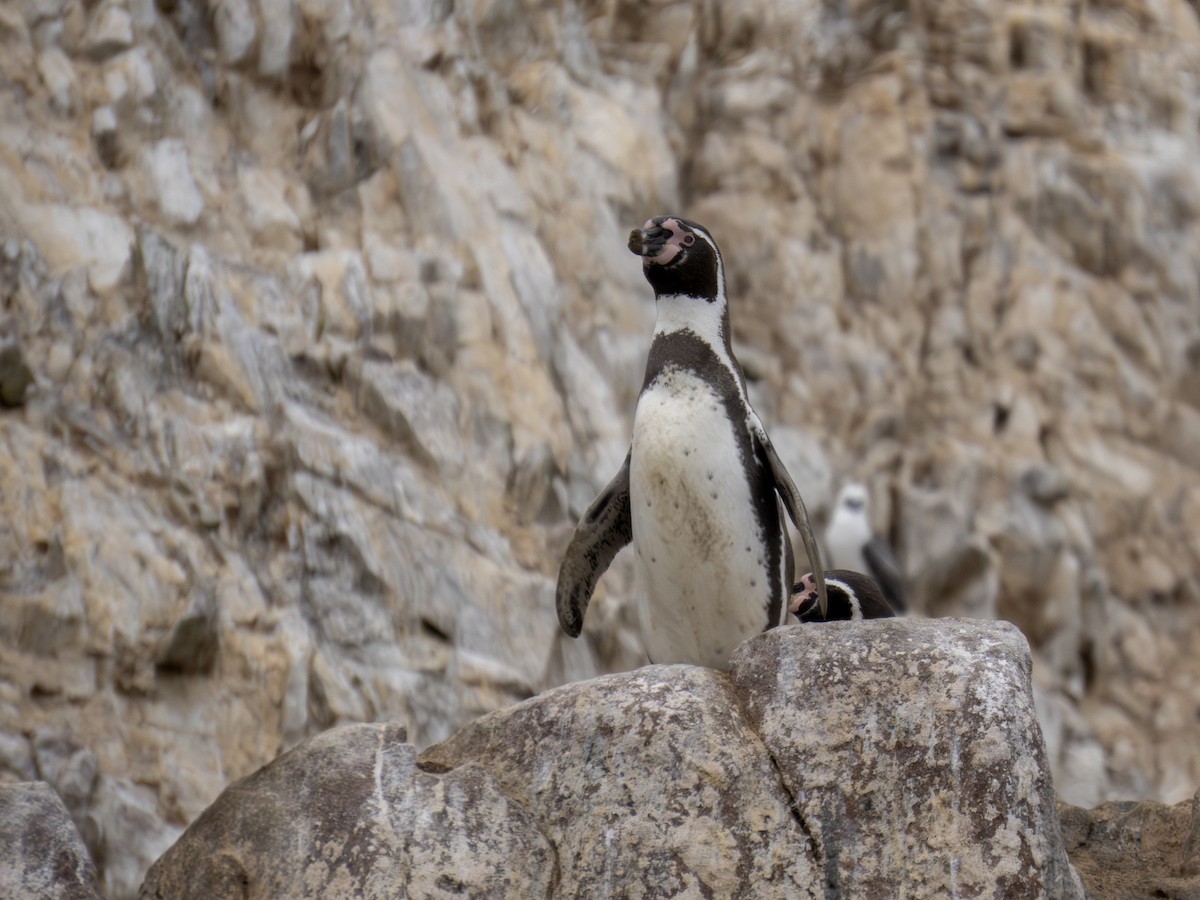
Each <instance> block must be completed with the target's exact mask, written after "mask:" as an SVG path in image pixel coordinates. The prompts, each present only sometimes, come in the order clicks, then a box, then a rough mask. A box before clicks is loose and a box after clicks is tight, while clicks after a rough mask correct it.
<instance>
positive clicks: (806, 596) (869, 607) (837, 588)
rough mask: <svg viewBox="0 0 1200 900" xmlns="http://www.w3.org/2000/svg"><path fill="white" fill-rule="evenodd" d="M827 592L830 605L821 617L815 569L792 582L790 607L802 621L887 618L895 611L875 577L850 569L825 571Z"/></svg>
mask: <svg viewBox="0 0 1200 900" xmlns="http://www.w3.org/2000/svg"><path fill="white" fill-rule="evenodd" d="M825 593H826V595H827V596H828V597H829V609H828V612H827V615H826V616H825V617H824V619H822V617H821V612H820V609H819V608H818V607H817V585H816V580H815V579H814V578H813V574H812V572H809V573H807V574H806V575H804V577H802V578H801V579H800V581H799V582H798V583H796V584H795V585H793V586H792V596H791V600H790V601H789V603H788V609H789V610H791V612H792V613H793V614H795V616H796V618H797V619H799V620H800V621H801V622H821V621H826V622H832V621H835V620H839V619H841V620H845V621H858V620H860V619H887V618H891V617H892V616H894V615H896V612H895V610H893V609H892V607H891V606H890V605H889V604H888V602H887V600H886V599H884V596H883V591H881V590H880V588H879V585H878V584H876V583H875V580H874V579H873V578H870V577H869V576H867V575H864V574H863V573H862V572H855V571H852V570H851V569H830V570H829V571H827V572H826V573H825Z"/></svg>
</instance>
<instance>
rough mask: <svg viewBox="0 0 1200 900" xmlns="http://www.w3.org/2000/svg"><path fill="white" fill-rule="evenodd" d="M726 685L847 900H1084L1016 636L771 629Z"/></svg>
mask: <svg viewBox="0 0 1200 900" xmlns="http://www.w3.org/2000/svg"><path fill="white" fill-rule="evenodd" d="M731 676H732V680H733V684H734V690H735V692H736V694H737V697H738V700H739V701H740V703H741V705H742V707H743V708H744V709H745V711H746V716H747V719H748V720H749V722H750V724H751V727H752V728H753V729H754V731H755V732H756V733H757V734H758V735H759V736H760V738H761V740H762V741H763V743H764V744H765V745H766V747H767V749H768V751H769V752H770V753H771V756H772V758H774V759H775V761H776V764H777V765H778V766H779V771H780V773H781V774H782V777H783V780H784V784H785V785H786V788H787V791H788V793H789V794H790V795H791V796H792V797H794V798H795V803H796V807H797V809H798V813H799V815H800V816H801V817H802V818H803V820H804V821H805V822H807V823H808V827H809V828H810V829H811V831H812V833H813V835H814V837H815V840H816V842H817V852H818V854H819V857H820V859H821V860H822V861H823V864H824V876H825V879H826V882H827V883H829V884H836V885H837V886H838V890H839V891H840V892H841V895H842V896H847V897H872V896H883V895H888V894H890V893H891V892H892V891H893V890H894V889H895V885H897V884H903V885H905V890H906V892H908V891H911V892H912V893H913V894H914V895H915V896H928V897H947V896H963V897H997V896H1003V897H1069V896H1078V895H1079V894H1080V891H1079V888H1078V884H1077V882H1076V880H1075V877H1074V875H1073V873H1072V872H1071V869H1070V866H1069V864H1068V862H1067V856H1066V853H1065V852H1064V850H1063V846H1062V837H1061V834H1060V832H1059V828H1058V815H1057V812H1056V810H1055V806H1054V802H1055V800H1054V789H1053V785H1052V783H1051V778H1050V770H1049V764H1048V760H1047V758H1046V753H1045V747H1044V744H1043V742H1042V735H1041V729H1040V728H1039V727H1038V724H1037V716H1036V714H1035V711H1034V704H1033V695H1032V685H1031V682H1030V658H1029V651H1028V644H1027V643H1026V641H1025V639H1024V637H1022V636H1021V633H1020V632H1019V631H1018V630H1017V629H1016V628H1014V627H1013V626H1012V625H1009V624H1007V623H994V624H990V625H982V624H981V623H979V622H976V621H971V620H966V619H935V620H903V621H896V620H879V621H869V622H862V623H856V624H854V625H850V624H843V623H830V624H829V625H828V627H823V628H822V629H821V630H820V631H819V633H818V632H816V630H815V629H813V628H810V627H800V628H786V629H776V630H774V631H771V632H768V633H767V634H765V635H763V636H762V637H759V638H756V639H755V640H753V641H750V642H747V643H746V644H743V645H742V647H741V648H740V649H739V650H738V651H737V652H736V653H735V654H734V658H733V660H732V667H731Z"/></svg>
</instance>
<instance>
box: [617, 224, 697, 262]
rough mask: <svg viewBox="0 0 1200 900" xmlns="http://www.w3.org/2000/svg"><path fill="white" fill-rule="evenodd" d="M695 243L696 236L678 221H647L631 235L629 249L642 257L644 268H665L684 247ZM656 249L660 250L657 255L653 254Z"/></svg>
mask: <svg viewBox="0 0 1200 900" xmlns="http://www.w3.org/2000/svg"><path fill="white" fill-rule="evenodd" d="M664 232H665V233H666V236H665V237H664ZM694 243H696V236H695V235H694V234H692V233H691V232H690V231H688V230H686V229H685V228H684V226H683V224H682V223H681V222H680V221H679V220H678V219H663V220H662V222H658V223H656V222H655V221H654V220H653V219H647V220H646V223H645V224H644V225H642V227H641V228H640V229H638V230H636V231H634V232H633V234H631V235H630V240H629V249H630V250H632V251H633V252H634V253H637V254H638V255H639V256H641V257H642V265H644V266H647V267H649V266H665V265H668V264H670V263H671V262H673V261H674V259H675V257H677V256H678V255H679V253H680V251H681V250H682V249H683V248H684V247H690V246H691V245H692V244H694ZM655 247H659V248H660V249H659V250H658V252H657V253H653V252H652V251H653V249H654V248H655Z"/></svg>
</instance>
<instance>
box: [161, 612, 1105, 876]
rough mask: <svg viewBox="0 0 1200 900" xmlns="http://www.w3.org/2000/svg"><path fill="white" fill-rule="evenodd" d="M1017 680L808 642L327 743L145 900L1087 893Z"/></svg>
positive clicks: (214, 814) (241, 785)
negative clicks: (447, 727) (441, 737)
mask: <svg viewBox="0 0 1200 900" xmlns="http://www.w3.org/2000/svg"><path fill="white" fill-rule="evenodd" d="M1029 671H1030V658H1029V648H1028V645H1027V644H1026V643H1025V641H1024V639H1023V638H1022V637H1021V636H1020V633H1019V632H1018V631H1017V630H1016V629H1015V628H1013V627H1012V626H1010V625H1007V624H1004V623H998V622H970V621H965V620H945V621H914V620H906V621H889V622H873V623H852V624H851V623H848V624H845V625H832V626H830V625H806V626H796V627H792V628H785V629H779V630H777V631H774V632H771V633H768V634H766V635H762V636H760V637H758V638H755V639H753V640H751V641H748V642H747V643H746V644H744V645H742V647H741V649H740V650H739V651H738V652H737V653H736V654H735V655H734V658H733V662H732V669H731V672H730V673H729V674H728V675H726V674H723V673H720V672H716V671H712V670H708V669H702V668H697V667H692V666H649V667H646V668H643V669H639V670H637V671H634V672H630V673H626V674H621V675H611V676H606V677H603V678H597V679H594V680H591V681H585V682H581V683H578V684H572V685H567V686H565V687H561V688H557V689H555V690H552V691H549V692H547V693H545V694H542V695H541V696H538V697H535V698H533V699H531V700H528V701H526V702H524V703H521V704H518V705H516V706H512V707H510V708H507V709H503V710H500V711H497V712H494V713H491V714H489V715H486V716H484V717H482V718H481V719H478V720H477V721H475V722H473V723H471V724H470V725H468V726H467V727H465V728H464V729H462V730H461V731H459V732H458V733H457V734H456V735H454V736H453V737H452V738H450V739H449V740H447V741H445V742H443V743H441V744H438V745H436V746H434V747H432V748H430V749H428V750H427V751H426V752H425V753H424V754H422V755H421V756H420V757H418V756H417V754H416V752H415V751H414V749H413V748H412V747H411V746H410V745H409V744H407V743H406V742H405V733H404V731H403V730H402V729H399V728H397V727H395V726H386V725H375V726H370V725H359V726H351V727H347V728H342V729H338V730H335V731H331V732H327V733H326V734H323V735H321V736H319V737H316V738H313V739H311V740H309V741H308V742H306V743H304V744H302V745H300V746H299V747H297V748H296V749H294V750H292V751H291V752H289V753H287V754H285V755H284V756H282V757H280V758H279V759H278V760H276V761H275V762H273V763H271V764H270V765H269V766H267V767H265V768H264V769H262V770H260V771H259V772H257V773H256V774H254V775H252V776H250V777H248V778H246V779H243V780H242V781H240V782H238V783H237V784H235V785H233V786H232V787H230V788H229V789H228V790H226V791H225V793H224V794H223V795H222V796H221V797H220V798H219V799H218V800H217V802H216V803H215V804H213V806H212V807H210V808H209V809H208V810H207V811H206V812H205V813H204V814H203V815H202V816H201V817H200V818H199V819H198V820H197V821H196V822H195V823H194V824H193V825H192V826H191V828H189V829H188V830H187V832H185V834H184V835H183V836H182V837H181V838H180V840H179V841H178V842H177V843H176V844H175V846H174V847H172V848H171V850H170V851H169V852H168V853H167V854H166V855H165V856H163V857H162V858H161V859H160V860H159V861H158V862H157V863H155V865H154V866H153V867H152V868H151V870H150V873H149V875H148V876H147V879H146V882H145V884H144V885H143V888H142V896H143V897H144V898H160V897H162V898H165V897H179V898H188V897H197V898H199V897H205V898H211V897H225V896H238V897H251V898H253V897H275V896H306V897H335V896H338V897H340V896H350V895H355V896H364V897H382V896H400V895H421V896H441V895H443V894H445V895H448V894H450V893H454V892H458V893H463V892H465V893H467V894H469V895H472V896H482V895H487V896H512V897H528V896H583V895H592V894H595V893H597V892H599V893H602V894H604V895H606V896H648V897H650V896H697V897H699V896H728V897H733V896H736V897H788V898H792V897H827V896H872V895H878V894H879V893H880V891H883V892H884V893H887V892H889V891H890V890H892V889H893V888H894V886H895V885H897V884H904V885H906V886H907V889H908V890H909V895H910V896H913V897H942V896H949V895H951V894H954V895H957V896H960V897H992V896H1005V897H1043V896H1053V897H1064V898H1069V897H1082V896H1083V889H1082V887H1081V885H1080V883H1079V881H1078V879H1077V877H1076V876H1075V874H1074V872H1073V871H1072V869H1071V867H1070V864H1069V863H1068V861H1067V855H1066V851H1065V849H1064V846H1063V840H1062V835H1061V832H1060V828H1059V822H1058V817H1057V814H1056V810H1055V806H1054V798H1053V793H1052V790H1051V784H1050V776H1049V770H1048V764H1047V761H1046V755H1045V749H1044V746H1043V743H1042V737H1041V731H1040V729H1039V727H1038V724H1037V719H1036V717H1035V715H1034V711H1033V699H1032V695H1031V687H1030V681H1029Z"/></svg>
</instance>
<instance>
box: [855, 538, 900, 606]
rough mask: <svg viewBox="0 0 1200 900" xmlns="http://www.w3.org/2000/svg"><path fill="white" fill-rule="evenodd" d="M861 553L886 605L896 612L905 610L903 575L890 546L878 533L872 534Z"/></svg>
mask: <svg viewBox="0 0 1200 900" xmlns="http://www.w3.org/2000/svg"><path fill="white" fill-rule="evenodd" d="M862 553H863V559H864V560H865V561H866V563H867V568H868V569H870V570H871V575H872V576H873V577H874V578H875V581H876V582H878V584H879V588H880V590H881V591H882V593H883V596H884V597H886V598H887V602H888V605H889V606H890V607H891V608H892V609H893V610H894V611H895V612H896V613H902V612H905V611H906V610H907V609H908V604H906V603H905V602H904V576H902V575H901V574H900V561H899V560H898V559H896V555H895V554H894V553H892V548H891V547H890V546H888V543H887V542H886V541H885V540H884V539H883V538H881V537H879V535H874V536H872V538H871V539H870V540H869V541H867V543H866V544H864V545H863V549H862Z"/></svg>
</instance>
